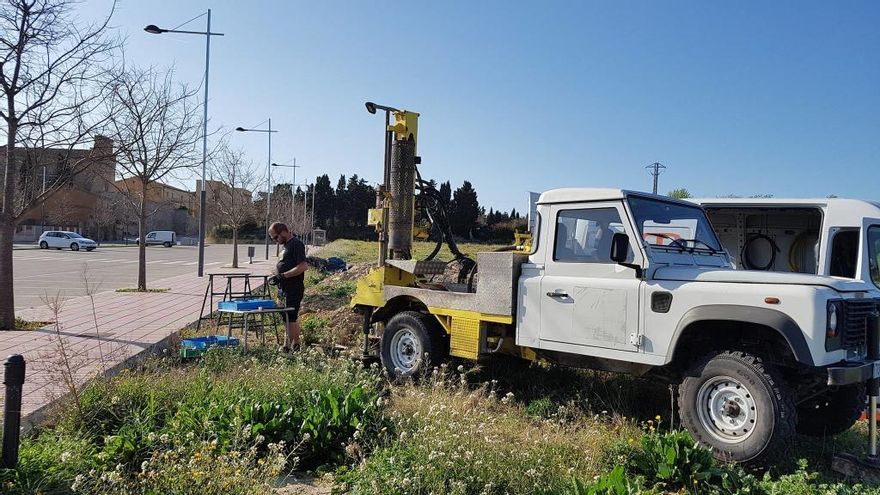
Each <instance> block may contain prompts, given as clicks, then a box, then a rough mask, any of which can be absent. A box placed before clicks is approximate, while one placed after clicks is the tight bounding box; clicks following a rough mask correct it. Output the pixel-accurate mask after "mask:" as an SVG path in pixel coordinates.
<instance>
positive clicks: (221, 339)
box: [180, 335, 238, 357]
mask: <svg viewBox="0 0 880 495" xmlns="http://www.w3.org/2000/svg"><path fill="white" fill-rule="evenodd" d="M213 346H217V347H238V339H237V338H235V337H227V336H225V335H208V336H206V337H193V338H191V339H183V341H182V342H181V343H180V355H181V356H182V357H196V356H201V355H202V354H204V353H205V351H207V350H208V348H209V347H213Z"/></svg>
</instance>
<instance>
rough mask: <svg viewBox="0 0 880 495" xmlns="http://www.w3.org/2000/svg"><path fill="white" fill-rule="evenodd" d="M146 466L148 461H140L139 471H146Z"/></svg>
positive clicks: (148, 465)
mask: <svg viewBox="0 0 880 495" xmlns="http://www.w3.org/2000/svg"><path fill="white" fill-rule="evenodd" d="M148 467H150V461H144V462H142V463H141V471H146V470H147V468H148Z"/></svg>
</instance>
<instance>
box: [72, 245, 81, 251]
mask: <svg viewBox="0 0 880 495" xmlns="http://www.w3.org/2000/svg"><path fill="white" fill-rule="evenodd" d="M70 249H72V250H73V251H79V245H77V244H71V245H70Z"/></svg>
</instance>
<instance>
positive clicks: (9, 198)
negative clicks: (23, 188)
mask: <svg viewBox="0 0 880 495" xmlns="http://www.w3.org/2000/svg"><path fill="white" fill-rule="evenodd" d="M10 100H11V98H10ZM9 103H10V107H9V114H10V115H13V114H14V110H15V108H14V104H15V102H14V101H10V102H9ZM7 124H8V128H7V134H6V167H5V173H4V183H3V204H2V205H0V329H8V330H12V329H13V328H15V289H14V283H13V277H12V238H13V237H14V236H15V211H14V210H15V187H16V185H18V167H17V166H16V163H15V136H16V134H17V133H18V123H17V122H15V121H10V120H7Z"/></svg>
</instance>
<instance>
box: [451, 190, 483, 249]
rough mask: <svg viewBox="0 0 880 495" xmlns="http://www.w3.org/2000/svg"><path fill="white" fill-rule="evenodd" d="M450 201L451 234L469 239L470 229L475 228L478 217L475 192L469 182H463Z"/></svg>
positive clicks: (478, 208) (478, 209)
mask: <svg viewBox="0 0 880 495" xmlns="http://www.w3.org/2000/svg"><path fill="white" fill-rule="evenodd" d="M452 200H453V207H452V218H450V224H451V226H452V232H453V233H455V234H458V235H460V236H466V237H468V238H471V237H472V235H471V232H472V229H473V228H474V227H475V226H476V224H477V218H478V217H479V216H480V203H479V201H477V191H476V190H475V189H474V187H473V186H472V185H471V183H470V182H468V181H464V183H463V184H462V185H461V187H459V188H458V189H456V190H455V193H454V194H453V195H452Z"/></svg>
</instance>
